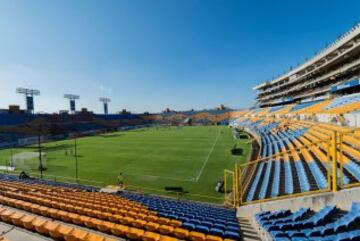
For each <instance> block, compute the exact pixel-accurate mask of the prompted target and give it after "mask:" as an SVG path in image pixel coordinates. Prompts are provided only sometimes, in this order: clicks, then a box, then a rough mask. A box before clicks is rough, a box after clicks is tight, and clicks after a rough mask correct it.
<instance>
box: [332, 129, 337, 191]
mask: <svg viewBox="0 0 360 241" xmlns="http://www.w3.org/2000/svg"><path fill="white" fill-rule="evenodd" d="M336 138H337V132H336V131H334V132H333V134H332V157H333V160H332V161H333V166H332V178H333V179H332V191H333V192H337V143H336V141H337V140H336Z"/></svg>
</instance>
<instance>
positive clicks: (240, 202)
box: [238, 167, 242, 206]
mask: <svg viewBox="0 0 360 241" xmlns="http://www.w3.org/2000/svg"><path fill="white" fill-rule="evenodd" d="M238 171H239V175H238V177H239V179H238V190H239V196H238V198H239V201H238V205H239V206H241V205H242V180H241V179H242V169H241V167H239V170H238Z"/></svg>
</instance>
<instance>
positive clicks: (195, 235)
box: [189, 231, 206, 241]
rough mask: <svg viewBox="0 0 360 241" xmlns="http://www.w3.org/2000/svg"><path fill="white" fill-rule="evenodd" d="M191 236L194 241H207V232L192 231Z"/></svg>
mask: <svg viewBox="0 0 360 241" xmlns="http://www.w3.org/2000/svg"><path fill="white" fill-rule="evenodd" d="M189 238H190V240H192V241H205V240H206V236H205V234H203V233H199V232H196V231H191V232H190V234H189Z"/></svg>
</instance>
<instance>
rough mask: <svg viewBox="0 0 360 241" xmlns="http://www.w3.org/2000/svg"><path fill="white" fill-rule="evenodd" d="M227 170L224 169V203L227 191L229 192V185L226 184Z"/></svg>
mask: <svg viewBox="0 0 360 241" xmlns="http://www.w3.org/2000/svg"><path fill="white" fill-rule="evenodd" d="M226 185H227V184H226V170H224V203H226V193H227V186H226Z"/></svg>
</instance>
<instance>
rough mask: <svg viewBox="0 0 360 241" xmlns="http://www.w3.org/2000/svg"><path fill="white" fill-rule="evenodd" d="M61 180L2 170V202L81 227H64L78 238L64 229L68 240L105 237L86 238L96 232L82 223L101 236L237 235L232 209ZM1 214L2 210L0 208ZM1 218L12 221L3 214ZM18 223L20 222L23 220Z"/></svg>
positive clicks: (163, 240) (215, 239)
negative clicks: (102, 189)
mask: <svg viewBox="0 0 360 241" xmlns="http://www.w3.org/2000/svg"><path fill="white" fill-rule="evenodd" d="M60 184H61V183H59V185H57V186H53V185H47V184H46V182H44V181H43V180H38V179H30V180H28V179H19V178H16V177H15V176H10V175H0V204H1V205H4V207H5V209H6V210H8V208H9V207H10V208H15V209H16V210H23V211H26V212H28V213H30V215H33V216H36V217H37V219H40V220H43V219H44V218H50V219H51V220H58V221H59V222H64V223H67V224H69V225H70V224H71V227H79V230H80V231H76V230H77V229H74V230H71V232H70V231H69V230H68V231H69V232H70V234H69V235H72V234H71V233H75V234H76V235H78V236H79V237H76V238H66V237H67V236H66V235H65V234H64V236H62V237H63V239H65V240H67V241H69V240H76V241H79V240H84V241H86V240H103V239H101V238H99V239H95V238H91V239H90V237H93V236H94V235H93V234H92V233H90V232H87V233H86V232H85V233H84V231H83V229H81V227H85V228H87V229H90V230H93V231H94V232H96V233H98V234H99V235H100V236H101V234H104V235H105V234H108V235H114V236H118V237H121V238H125V239H130V240H144V241H173V240H179V239H181V240H193V241H223V240H224V241H225V240H228V241H230V240H239V239H240V235H239V225H238V223H237V219H236V215H235V210H233V209H225V208H220V207H214V206H210V205H204V204H198V203H193V202H185V201H176V200H171V199H166V198H160V197H147V196H144V195H141V194H135V193H131V192H120V193H118V194H117V195H114V194H105V193H100V192H96V191H88V190H84V189H79V188H70V187H68V186H67V185H66V186H65V187H62V186H61V185H60ZM6 210H4V212H5V214H7V213H8V212H6ZM11 212H13V211H11ZM16 212H18V211H16ZM0 213H1V214H2V213H3V212H1V210H0ZM1 214H0V217H1ZM22 214H23V213H22V212H21V211H20V214H17V215H16V216H21V215H22ZM11 215H13V214H11ZM14 215H15V214H14ZM1 218H2V217H1ZM28 219H29V218H28ZM2 220H3V221H4V222H7V223H12V221H11V222H10V221H9V220H6V219H2ZM31 220H33V219H31ZM44 220H45V221H44V222H43V221H41V222H40V221H39V222H40V223H41V224H42V226H41V227H42V228H43V226H44V227H45V226H46V227H47V222H48V221H46V220H47V219H44ZM54 222H55V223H56V221H54ZM56 224H57V223H56ZM49 225H50V224H49ZM74 225H75V226H74ZM18 226H20V227H24V225H23V224H21V223H19V225H18ZM50 226H51V225H50ZM51 227H52V228H53V229H55V230H58V229H60V227H62V226H59V225H55V224H54V225H52V226H51ZM33 230H36V231H37V232H39V233H40V234H43V235H46V236H51V235H52V234H50V231H46V230H43V231H41V232H40V231H39V230H37V229H33ZM61 230H63V228H61ZM75 231H76V232H75ZM71 237H72V236H71ZM94 237H95V236H94ZM104 238H105V236H104Z"/></svg>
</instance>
